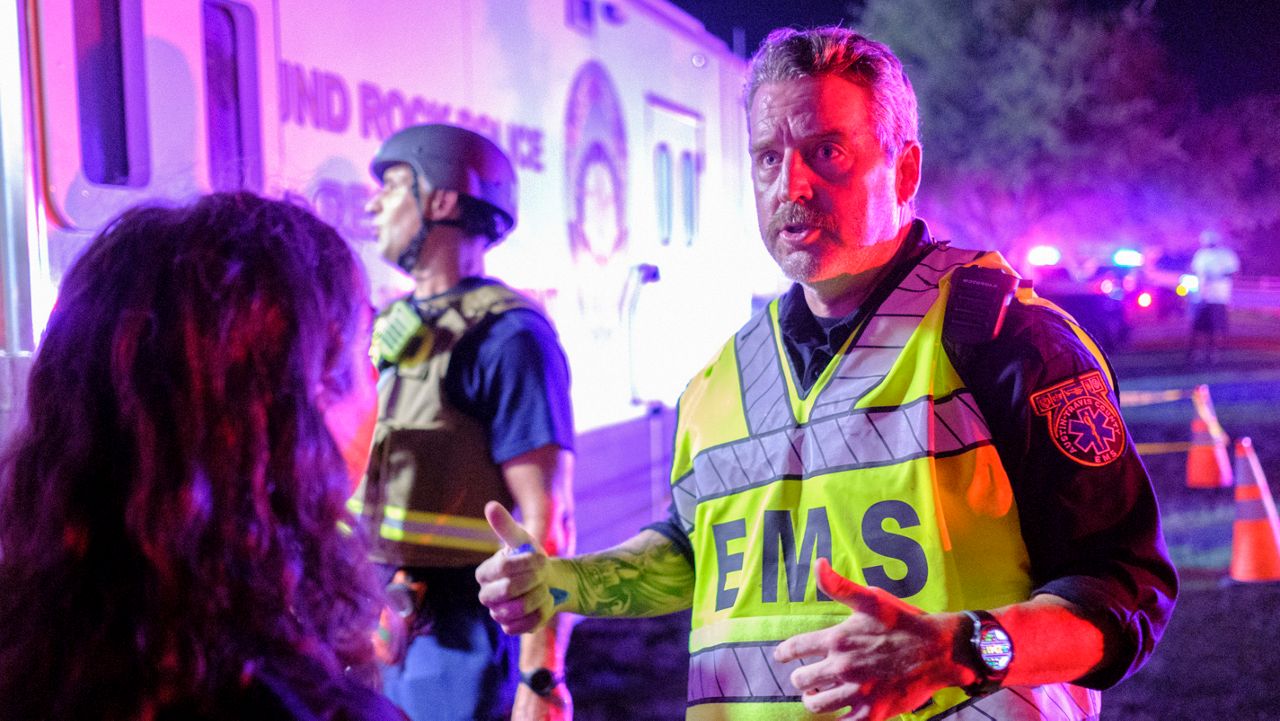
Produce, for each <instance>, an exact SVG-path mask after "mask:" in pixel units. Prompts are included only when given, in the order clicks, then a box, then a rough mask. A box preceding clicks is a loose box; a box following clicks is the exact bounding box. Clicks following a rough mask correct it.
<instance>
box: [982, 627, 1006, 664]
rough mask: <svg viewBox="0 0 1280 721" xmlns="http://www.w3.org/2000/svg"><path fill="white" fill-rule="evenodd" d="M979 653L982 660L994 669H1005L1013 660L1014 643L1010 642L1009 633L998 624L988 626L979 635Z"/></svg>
mask: <svg viewBox="0 0 1280 721" xmlns="http://www.w3.org/2000/svg"><path fill="white" fill-rule="evenodd" d="M978 653H979V655H981V656H982V662H983V663H985V664H986V665H987V667H988V668H990V669H991V670H992V671H1003V670H1005V669H1006V668H1008V667H1009V662H1010V661H1012V660H1013V644H1012V643H1010V642H1009V634H1007V633H1005V632H1004V629H1002V628H999V627H996V626H986V627H984V628H983V629H982V633H981V634H979V635H978Z"/></svg>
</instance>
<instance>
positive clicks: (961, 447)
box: [672, 391, 991, 532]
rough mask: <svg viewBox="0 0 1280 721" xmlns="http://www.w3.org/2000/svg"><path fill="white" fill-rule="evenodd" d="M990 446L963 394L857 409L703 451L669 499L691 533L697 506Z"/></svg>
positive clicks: (969, 398)
mask: <svg viewBox="0 0 1280 721" xmlns="http://www.w3.org/2000/svg"><path fill="white" fill-rule="evenodd" d="M990 440H991V432H990V431H989V430H988V429H987V424H986V422H985V421H984V420H983V418H982V416H981V415H980V414H979V413H978V411H977V406H976V404H975V403H974V401H973V397H972V396H970V395H969V393H968V392H967V391H960V392H958V393H955V394H953V395H951V396H948V397H946V398H942V399H938V400H936V401H935V400H934V399H933V398H931V397H925V398H921V399H918V400H916V401H913V402H911V403H908V404H907V405H903V406H898V407H896V408H867V409H860V410H856V411H853V412H846V413H844V414H841V415H834V416H828V417H827V418H824V419H821V420H817V421H814V422H813V423H810V424H808V425H804V426H792V427H789V428H782V429H779V430H776V431H772V432H769V433H762V434H759V435H756V436H752V437H749V438H743V439H741V440H737V441H733V442H732V443H726V444H724V445H720V446H714V447H712V448H707V449H705V450H703V451H702V452H701V453H699V454H698V455H697V456H696V457H695V458H694V459H693V467H692V468H691V469H690V471H689V472H688V473H686V474H685V475H684V476H683V477H682V478H680V479H679V480H678V481H676V482H675V483H674V484H673V485H672V495H673V496H674V498H675V504H676V511H677V513H678V514H679V516H680V521H681V524H682V525H683V526H684V529H685V531H686V532H692V530H693V519H694V513H695V511H696V509H697V505H698V503H700V502H702V501H706V500H711V499H715V498H722V497H724V496H729V495H732V494H734V493H740V492H742V491H745V490H749V489H751V488H755V487H758V486H764V485H768V484H770V483H773V482H775V481H778V480H780V479H784V478H788V479H803V478H811V477H813V476H819V475H824V474H827V473H837V472H840V471H849V470H856V469H860V468H873V467H876V466H886V465H893V464H897V463H902V462H905V461H909V460H911V459H914V458H920V457H922V456H926V455H933V456H945V455H953V454H956V453H961V452H964V451H967V450H969V449H971V448H976V447H978V446H980V445H984V444H986V443H989V442H990ZM854 448H857V449H858V451H856V452H855V451H854V450H853V449H854Z"/></svg>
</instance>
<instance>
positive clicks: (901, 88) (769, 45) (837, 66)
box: [744, 26, 920, 159]
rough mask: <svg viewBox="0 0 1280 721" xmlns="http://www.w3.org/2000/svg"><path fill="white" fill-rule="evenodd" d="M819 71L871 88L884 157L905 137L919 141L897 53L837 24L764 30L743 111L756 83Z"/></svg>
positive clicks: (917, 123)
mask: <svg viewBox="0 0 1280 721" xmlns="http://www.w3.org/2000/svg"><path fill="white" fill-rule="evenodd" d="M823 75H834V76H836V77H841V78H844V79H845V80H849V81H850V82H853V83H855V84H857V85H859V86H861V87H864V88H866V89H867V90H868V91H870V93H871V117H872V122H873V123H874V124H875V127H874V128H873V131H874V132H875V136H876V139H877V140H878V141H879V143H880V147H881V148H883V149H884V152H885V157H887V158H890V159H892V158H895V157H897V155H898V153H899V152H900V151H901V150H902V148H903V146H904V145H906V143H907V142H909V141H915V142H919V141H920V116H919V110H918V109H917V105H916V93H915V91H914V90H913V89H912V88H911V81H910V80H909V79H908V78H907V73H906V71H904V70H903V69H902V63H901V62H900V61H899V60H898V58H897V56H895V55H894V54H893V51H892V50H890V49H889V47H888V46H887V45H885V44H883V43H878V42H876V41H875V40H871V39H869V38H867V37H865V36H863V35H860V34H858V33H857V32H855V31H853V30H850V29H848V28H842V27H837V26H825V27H817V28H810V29H807V30H796V29H794V28H779V29H777V30H774V31H773V32H771V33H769V36H768V37H766V38H765V39H764V42H762V43H761V44H760V49H759V50H757V51H756V54H755V55H753V56H752V57H751V63H750V65H749V66H748V69H747V87H746V93H745V96H744V101H745V104H746V107H747V112H750V111H751V102H752V100H754V99H755V95H756V91H758V90H759V89H760V86H761V85H764V84H766V83H773V82H778V81H785V80H794V79H796V78H811V77H813V78H816V77H821V76H823Z"/></svg>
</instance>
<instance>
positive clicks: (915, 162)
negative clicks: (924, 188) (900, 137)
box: [894, 140, 921, 205]
mask: <svg viewBox="0 0 1280 721" xmlns="http://www.w3.org/2000/svg"><path fill="white" fill-rule="evenodd" d="M894 165H895V167H894V177H895V178H896V179H897V188H896V191H897V196H898V197H897V200H898V204H899V205H905V204H906V203H910V202H911V199H912V198H914V197H916V191H918V190H920V166H921V149H920V143H917V142H915V141H914V140H912V141H908V142H907V144H906V145H903V146H902V150H900V151H898V157H897V159H896V160H895V162H894Z"/></svg>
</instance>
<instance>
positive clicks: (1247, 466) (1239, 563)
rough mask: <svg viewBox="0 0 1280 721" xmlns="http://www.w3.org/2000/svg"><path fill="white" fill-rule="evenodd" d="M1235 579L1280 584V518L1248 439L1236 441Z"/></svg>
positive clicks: (1232, 541)
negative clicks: (1277, 582)
mask: <svg viewBox="0 0 1280 721" xmlns="http://www.w3.org/2000/svg"><path fill="white" fill-rule="evenodd" d="M1231 578H1232V580H1235V581H1280V517H1277V516H1276V504H1275V502H1274V501H1273V500H1272V499H1271V490H1270V489H1269V488H1267V478H1266V476H1264V475H1262V464H1260V463H1258V456H1257V454H1255V453H1254V452H1253V443H1252V442H1251V441H1250V440H1249V439H1248V438H1241V439H1240V440H1239V441H1237V442H1236V522H1235V525H1234V526H1233V527H1232V532H1231Z"/></svg>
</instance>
